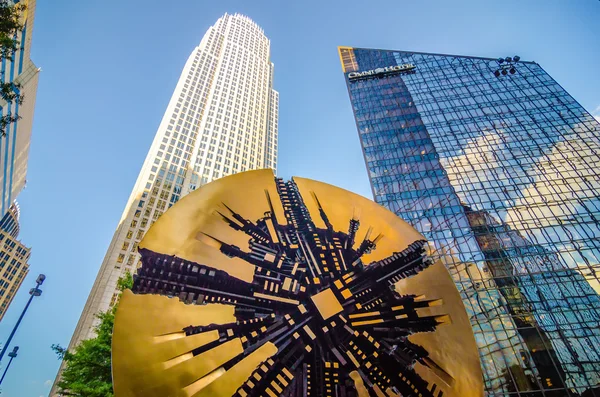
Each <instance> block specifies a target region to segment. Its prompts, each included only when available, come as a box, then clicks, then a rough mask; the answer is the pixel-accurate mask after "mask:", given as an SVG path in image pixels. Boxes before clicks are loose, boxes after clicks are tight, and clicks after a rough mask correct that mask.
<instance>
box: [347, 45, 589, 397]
mask: <svg viewBox="0 0 600 397" xmlns="http://www.w3.org/2000/svg"><path fill="white" fill-rule="evenodd" d="M339 51H340V59H341V62H342V67H343V71H344V74H345V78H346V83H347V86H348V91H349V94H350V100H351V103H352V107H353V111H354V116H355V119H356V124H357V128H358V132H359V138H360V142H361V144H362V148H363V153H364V157H365V162H366V164H367V168H368V172H369V178H370V181H371V186H372V189H373V195H374V198H375V200H376V201H377V202H378V203H380V204H382V205H383V206H385V207H387V208H388V209H390V210H392V211H393V212H395V213H396V214H398V215H399V216H401V217H402V218H404V219H405V220H407V221H408V222H410V223H411V224H412V225H413V226H414V227H416V228H417V229H418V230H419V231H420V232H422V233H423V234H424V235H425V236H426V237H427V239H428V240H430V241H431V243H432V245H433V247H434V250H435V251H434V253H435V255H436V256H437V257H438V258H439V259H440V260H443V261H444V263H445V264H446V266H447V267H448V269H449V270H450V272H451V274H452V276H453V277H454V280H455V282H456V284H457V286H458V288H459V290H460V291H461V294H462V296H463V300H464V303H465V306H466V308H467V311H468V313H469V315H470V316H471V323H472V325H473V330H474V332H475V337H476V340H477V343H478V345H479V349H480V356H481V365H482V368H483V371H484V378H485V379H484V380H485V383H486V389H487V392H488V394H489V395H519V396H565V395H572V396H578V395H585V396H588V395H589V396H594V395H596V396H600V328H599V326H600V296H599V295H598V291H600V283H599V277H600V276H599V274H600V273H598V272H599V271H600V168H598V165H597V164H598V163H600V124H599V123H598V122H597V121H596V120H595V119H594V118H593V117H592V116H591V115H590V114H589V113H588V112H587V111H586V110H585V109H584V108H583V107H582V106H581V105H579V104H578V103H577V102H576V101H575V100H574V99H573V98H572V97H571V96H570V95H569V94H568V93H567V92H566V91H565V90H564V89H563V88H562V87H561V86H560V85H559V84H558V83H557V82H556V81H554V80H553V79H552V78H551V77H550V76H549V75H548V74H547V73H546V72H545V71H544V70H543V69H542V68H541V67H540V66H539V65H538V64H536V63H535V62H523V61H520V59H519V58H518V57H515V58H506V59H489V58H478V57H467V56H453V55H440V54H425V53H415V52H403V51H387V50H375V49H360V48H350V47H340V49H339Z"/></svg>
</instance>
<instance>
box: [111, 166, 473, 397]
mask: <svg viewBox="0 0 600 397" xmlns="http://www.w3.org/2000/svg"><path fill="white" fill-rule="evenodd" d="M139 246H140V253H141V255H142V265H141V267H140V268H139V269H138V270H137V274H136V275H135V278H134V287H133V291H129V290H128V291H125V292H124V293H123V295H122V297H121V299H120V302H119V306H118V310H117V313H116V318H115V326H114V333H113V346H112V348H113V353H112V354H113V383H114V391H115V396H116V397H131V396H144V397H166V396H173V397H180V396H181V397H184V396H185V397H217V396H222V397H230V396H241V397H246V396H268V397H275V396H287V397H303V396H315V397H322V396H323V397H324V396H336V397H343V396H346V397H354V396H360V397H367V396H371V397H374V396H378V397H379V396H431V397H439V396H444V397H448V396H460V397H465V396H483V383H482V374H481V368H480V363H479V356H478V352H477V348H476V344H475V339H474V337H473V332H472V330H471V326H470V323H469V320H468V318H467V314H466V312H465V309H464V306H463V304H462V301H461V298H460V295H459V293H458V291H457V289H456V287H455V285H454V283H453V281H452V279H451V277H450V275H449V274H448V272H447V270H446V269H445V267H444V266H443V264H442V263H440V262H436V263H434V262H433V261H432V260H431V259H430V258H429V257H428V255H427V243H426V241H425V239H424V238H423V236H422V235H420V234H419V233H418V232H417V231H416V230H414V229H413V228H412V227H411V226H410V225H408V224H407V223H406V222H404V221H403V220H401V219H400V218H398V217H397V216H396V215H394V214H393V213H392V212H390V211H388V210H387V209H385V208H383V207H381V206H379V205H377V204H375V203H374V202H372V201H370V200H368V199H366V198H364V197H362V196H359V195H356V194H353V193H350V192H348V191H346V190H343V189H340V188H337V187H334V186H331V185H328V184H325V183H321V182H317V181H313V180H310V179H304V178H297V177H294V178H293V179H292V180H291V181H287V182H286V181H284V180H282V179H278V178H275V176H274V175H273V172H272V171H271V170H259V171H249V172H244V173H240V174H236V175H232V176H228V177H225V178H222V179H219V180H217V181H215V182H212V183H209V184H207V185H205V186H202V187H201V188H199V189H198V190H196V191H194V192H192V193H190V194H188V195H187V196H186V197H184V198H183V199H182V200H180V201H179V202H178V203H177V204H175V205H174V206H173V207H172V208H171V209H169V210H168V211H167V212H166V213H165V214H163V215H162V216H161V217H160V218H159V219H158V220H157V221H156V223H155V224H154V225H153V226H152V227H151V228H150V230H148V232H147V233H146V236H145V237H144V239H143V240H142V242H141V243H140V245H139Z"/></svg>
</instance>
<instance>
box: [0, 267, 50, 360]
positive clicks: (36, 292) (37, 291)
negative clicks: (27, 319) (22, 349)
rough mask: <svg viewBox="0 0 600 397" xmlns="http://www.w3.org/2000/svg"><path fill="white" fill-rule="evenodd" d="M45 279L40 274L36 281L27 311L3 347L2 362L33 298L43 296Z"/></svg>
mask: <svg viewBox="0 0 600 397" xmlns="http://www.w3.org/2000/svg"><path fill="white" fill-rule="evenodd" d="M45 279H46V276H44V275H43V274H40V275H39V276H38V278H37V280H35V283H36V286H35V288H32V289H30V290H29V295H31V296H30V297H29V300H28V301H27V304H26V305H25V309H23V313H21V316H20V317H19V320H18V321H17V324H15V327H14V328H13V330H12V332H11V333H10V336H9V337H8V340H7V341H6V343H5V344H4V346H3V347H2V352H1V353H0V361H2V357H4V353H6V349H8V345H10V341H11V340H12V338H13V336H15V332H17V328H19V324H21V320H23V317H24V316H25V313H26V312H27V309H28V308H29V305H30V304H31V301H32V300H33V298H34V297H35V296H40V295H41V294H42V290H41V289H40V285H42V284H43V283H44V280H45Z"/></svg>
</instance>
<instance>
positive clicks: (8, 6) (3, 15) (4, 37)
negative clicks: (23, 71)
mask: <svg viewBox="0 0 600 397" xmlns="http://www.w3.org/2000/svg"><path fill="white" fill-rule="evenodd" d="M25 9H26V6H25V4H23V3H22V2H21V3H16V4H13V2H12V1H10V0H0V60H5V61H12V60H13V59H14V57H15V54H16V52H17V51H18V50H19V45H20V44H21V43H20V42H19V40H18V37H19V32H20V31H21V30H22V29H23V23H22V15H23V12H24V11H25ZM1 77H2V79H0V98H2V99H4V100H5V101H6V102H9V103H11V102H16V103H18V104H22V103H23V94H21V93H20V91H19V90H20V88H21V85H20V84H19V83H15V82H14V81H13V82H6V79H5V76H1ZM19 119H20V116H19V115H13V114H10V113H9V114H6V115H3V116H1V117H0V135H1V136H5V135H6V128H7V127H8V125H9V124H10V123H14V122H15V121H17V120H19Z"/></svg>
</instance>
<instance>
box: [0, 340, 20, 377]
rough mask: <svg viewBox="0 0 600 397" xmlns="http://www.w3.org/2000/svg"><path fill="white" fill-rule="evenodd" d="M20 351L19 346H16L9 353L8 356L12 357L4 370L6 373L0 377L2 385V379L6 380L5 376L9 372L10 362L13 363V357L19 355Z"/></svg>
mask: <svg viewBox="0 0 600 397" xmlns="http://www.w3.org/2000/svg"><path fill="white" fill-rule="evenodd" d="M18 351H19V346H15V347H14V348H13V351H11V352H10V353H8V357H10V360H9V361H8V365H7V366H6V369H5V370H4V373H3V374H2V378H0V385H1V384H2V381H3V380H4V377H5V376H6V373H7V372H8V369H9V368H10V364H11V363H12V360H13V358H15V357H17V352H18Z"/></svg>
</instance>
